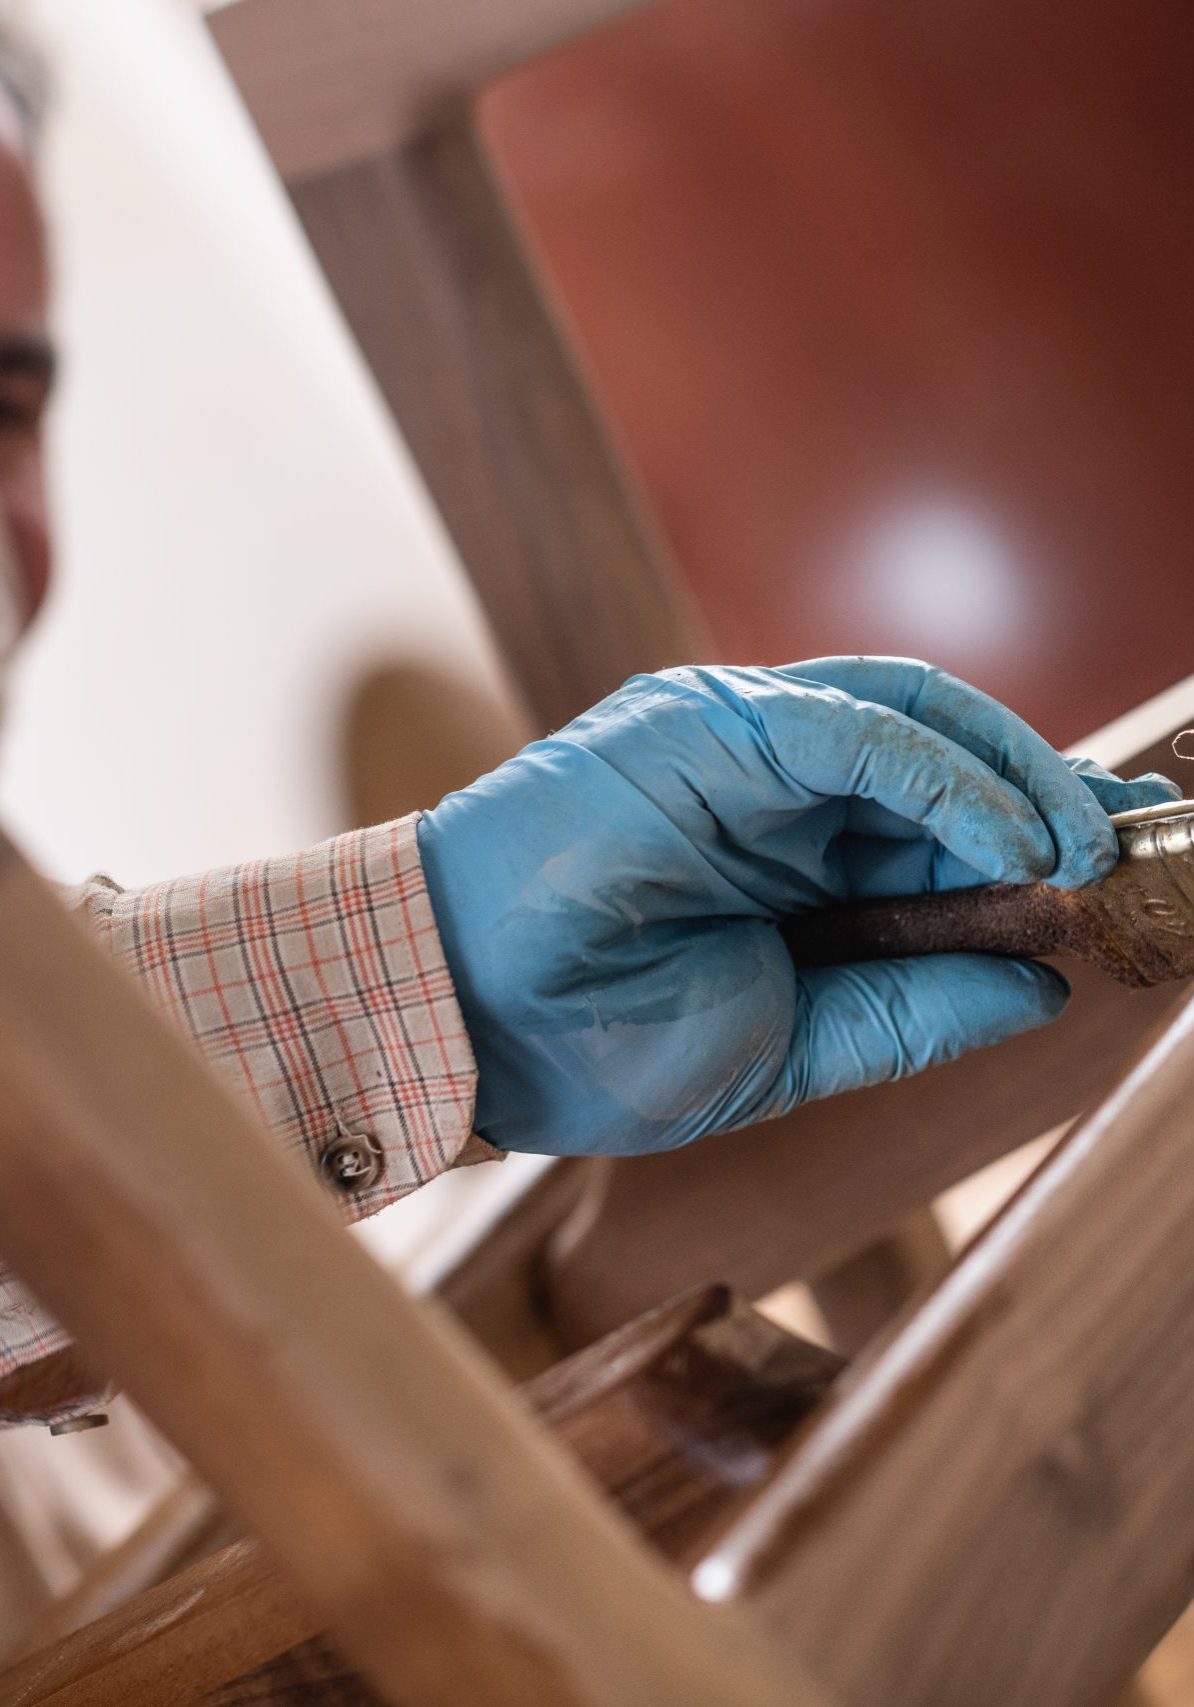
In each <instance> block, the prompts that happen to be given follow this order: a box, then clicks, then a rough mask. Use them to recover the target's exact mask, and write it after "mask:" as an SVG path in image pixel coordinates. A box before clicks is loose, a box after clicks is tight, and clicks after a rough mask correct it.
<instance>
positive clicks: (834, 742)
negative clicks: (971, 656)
mask: <svg viewBox="0 0 1194 1707" xmlns="http://www.w3.org/2000/svg"><path fill="white" fill-rule="evenodd" d="M1177 793H1178V790H1177V789H1176V788H1175V787H1174V785H1173V784H1171V783H1169V782H1167V781H1166V780H1165V779H1164V778H1161V777H1158V776H1155V775H1154V776H1148V777H1142V778H1139V779H1138V780H1137V781H1135V782H1131V783H1126V782H1121V781H1120V780H1119V779H1118V778H1115V777H1112V776H1110V775H1109V774H1108V773H1107V772H1105V771H1103V770H1101V769H1100V768H1099V767H1097V766H1094V765H1091V764H1090V763H1089V762H1088V761H1076V762H1075V763H1074V764H1068V763H1067V762H1066V761H1065V760H1064V759H1063V758H1061V756H1060V755H1059V754H1058V753H1056V752H1055V751H1054V750H1053V748H1052V747H1050V746H1049V745H1048V743H1047V742H1045V741H1044V740H1043V739H1042V738H1041V737H1040V736H1038V735H1036V734H1035V733H1034V732H1033V731H1032V730H1031V729H1030V728H1029V727H1028V726H1027V725H1026V724H1024V723H1023V722H1021V721H1020V719H1019V718H1017V717H1015V716H1014V715H1013V714H1012V713H1011V712H1010V711H1008V710H1007V709H1006V708H1005V707H1003V706H1001V705H999V704H998V703H997V702H996V701H994V700H992V699H990V698H988V697H987V696H986V695H984V694H981V693H979V692H978V691H977V690H976V689H974V688H971V687H968V686H967V685H966V684H965V683H963V682H960V681H957V680H956V679H955V678H953V677H951V676H948V675H945V674H943V673H942V672H940V671H938V670H936V669H933V668H932V667H931V666H928V665H925V664H920V663H915V662H912V661H909V660H905V659H889V658H829V659H820V660H816V661H814V662H811V663H805V664H797V665H793V666H791V667H790V668H786V669H778V670H769V669H728V668H727V669H697V668H692V669H682V670H673V671H667V672H664V673H662V674H660V675H654V676H642V677H636V678H634V679H633V680H631V681H630V682H628V683H627V684H626V685H625V686H624V687H623V688H621V689H620V690H619V691H618V692H617V693H615V694H613V695H611V696H610V697H609V698H608V699H606V700H604V701H602V703H601V704H600V705H598V706H596V707H595V708H594V709H593V710H591V711H589V712H587V713H585V715H584V716H582V717H580V718H578V719H577V720H576V721H575V722H574V723H571V724H569V725H568V726H567V728H565V729H562V730H561V731H559V733H558V734H556V735H553V736H552V737H551V738H550V739H548V740H545V741H539V742H536V743H534V744H533V745H532V746H530V747H527V748H526V749H525V750H524V751H523V752H521V753H520V754H518V755H517V756H516V757H515V758H514V759H512V760H510V761H509V763H507V764H505V765H503V766H502V767H501V768H500V769H499V770H497V771H495V772H493V773H492V774H491V775H489V776H486V777H482V778H481V779H480V781H478V782H476V783H474V784H473V785H472V786H471V787H470V788H467V789H465V790H463V791H462V792H460V793H458V794H452V795H449V796H447V798H446V799H445V800H443V801H442V802H441V803H440V804H439V806H437V807H436V808H435V810H434V811H432V812H429V813H427V814H425V815H424V817H423V818H422V819H421V821H420V825H419V843H420V849H421V852H422V856H423V863H424V869H425V872H426V877H427V883H428V888H429V891H430V895H431V902H432V907H433V910H434V913H435V917H436V921H437V924H438V926H439V930H440V935H441V938H442V940H443V944H444V949H445V953H446V955H447V960H448V965H449V969H450V971H451V972H452V975H453V979H454V981H455V985H456V990H457V994H458V996H459V1000H460V1004H461V1009H462V1012H463V1014H464V1019H465V1024H466V1027H467V1029H468V1033H469V1037H470V1039H471V1041H472V1045H473V1049H474V1052H475V1055H476V1059H477V1068H478V1091H477V1116H476V1124H477V1128H478V1130H479V1131H480V1132H481V1133H482V1134H483V1135H484V1136H485V1137H486V1138H487V1139H489V1141H490V1142H491V1143H494V1144H496V1145H498V1146H499V1147H502V1148H506V1149H515V1150H530V1151H539V1152H545V1153H549V1154H561V1155H562V1154H634V1153H640V1152H645V1151H652V1150H661V1149H668V1148H672V1147H674V1146H676V1145H680V1144H686V1143H690V1142H692V1141H693V1140H694V1139H696V1138H700V1137H703V1136H705V1135H707V1134H709V1133H713V1132H718V1131H727V1130H730V1129H732V1128H734V1127H739V1126H743V1125H748V1124H751V1123H753V1122H755V1121H759V1120H764V1119H767V1118H769V1117H771V1116H774V1115H779V1114H782V1113H785V1112H786V1111H787V1110H789V1109H791V1108H793V1107H795V1106H796V1105H797V1104H799V1103H802V1102H804V1101H807V1100H808V1099H810V1098H812V1097H820V1096H827V1095H830V1094H833V1093H836V1092H838V1091H844V1090H849V1089H853V1088H855V1087H858V1086H861V1085H867V1084H874V1083H876V1082H879V1081H882V1080H886V1079H892V1078H896V1077H899V1076H901V1075H903V1074H906V1073H912V1072H917V1071H919V1070H921V1069H922V1068H924V1067H927V1066H930V1065H932V1064H934V1063H936V1062H942V1061H948V1060H951V1059H953V1058H954V1057H955V1056H957V1055H960V1054H961V1053H962V1052H963V1051H965V1050H967V1049H972V1048H975V1047H978V1046H980V1045H984V1044H991V1043H997V1042H999V1041H1001V1040H1002V1039H1004V1038H1008V1037H1011V1036H1013V1035H1015V1034H1016V1033H1017V1032H1020V1031H1023V1030H1026V1029H1028V1028H1030V1027H1033V1026H1038V1025H1041V1024H1044V1023H1046V1022H1047V1021H1048V1020H1050V1019H1053V1018H1055V1017H1056V1016H1057V1015H1058V1014H1059V1013H1060V1012H1061V1011H1062V1009H1063V1008H1064V1006H1065V1002H1066V999H1067V993H1068V992H1067V986H1066V984H1065V981H1064V979H1062V978H1061V977H1060V975H1059V974H1057V973H1055V972H1054V971H1052V970H1051V969H1049V968H1047V967H1044V966H1040V965H1037V964H1035V963H1033V962H1030V961H1004V960H996V959H990V958H987V957H983V956H977V955H951V956H934V957H930V958H927V959H924V960H919V961H894V962H888V963H885V964H873V965H867V966H852V967H841V968H833V969H828V970H821V971H815V972H804V973H801V972H798V971H797V969H796V968H795V966H794V965H793V963H792V960H791V957H790V955H789V954H788V951H787V949H786V948H785V946H784V943H783V941H782V938H781V936H780V932H779V929H778V926H779V923H780V921H781V920H783V919H785V918H790V917H791V916H792V915H799V914H800V913H801V912H804V911H807V910H809V909H811V908H816V907H822V906H825V905H827V904H829V903H833V902H840V901H843V900H846V899H851V898H855V897H873V896H882V895H895V894H915V893H920V892H929V891H935V890H940V889H947V888H956V887H960V886H964V885H970V884H976V883H982V882H991V881H1002V882H1013V883H1018V882H1029V881H1033V880H1039V879H1046V880H1048V881H1050V882H1053V883H1057V884H1059V885H1063V886H1065V887H1079V886H1081V885H1083V884H1086V883H1090V882H1093V881H1095V880H1097V879H1098V878H1100V877H1102V876H1105V875H1106V873H1107V872H1108V871H1109V870H1110V869H1111V867H1112V865H1113V864H1114V862H1115V858H1116V852H1117V844H1116V838H1115V834H1114V831H1113V829H1112V827H1111V824H1110V822H1109V819H1108V813H1109V812H1112V811H1124V810H1128V809H1131V808H1134V807H1138V806H1143V805H1151V804H1153V803H1155V802H1157V801H1160V800H1164V799H1167V798H1173V797H1175V796H1176V794H1177Z"/></svg>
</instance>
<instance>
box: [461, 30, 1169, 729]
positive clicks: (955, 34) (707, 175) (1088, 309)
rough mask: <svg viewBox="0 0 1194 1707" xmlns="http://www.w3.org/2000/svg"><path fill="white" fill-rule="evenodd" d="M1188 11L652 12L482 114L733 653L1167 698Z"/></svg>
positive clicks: (1097, 716)
mask: <svg viewBox="0 0 1194 1707" xmlns="http://www.w3.org/2000/svg"><path fill="white" fill-rule="evenodd" d="M1192 96H1194V29H1192V28H1191V22H1190V12H1189V0H1085V3H1078V0H1064V3H1059V4H1054V5H1049V6H1042V5H1041V4H1040V3H1039V0H968V3H966V4H963V5H958V4H956V0H953V3H947V0H901V3H900V4H898V5H892V4H891V0H841V3H831V0H733V3H727V0H664V3H662V4H657V5H655V6H651V7H648V8H647V9H646V10H644V11H643V12H641V13H639V14H637V15H635V16H633V17H632V18H630V19H629V20H628V21H627V22H626V23H625V24H622V25H619V26H618V27H616V28H615V29H613V30H610V31H607V32H605V33H604V34H602V35H600V36H598V37H596V38H594V39H592V40H590V41H588V42H585V43H582V44H579V45H578V46H577V47H575V48H573V49H571V50H569V51H568V52H567V53H565V54H562V55H558V56H555V57H553V58H552V59H551V60H549V61H547V62H545V63H543V64H541V65H539V66H535V67H532V68H530V69H529V70H527V71H525V72H523V73H521V74H520V75H519V76H518V77H517V78H514V79H512V80H510V81H509V82H508V83H507V84H505V85H503V86H502V87H501V88H499V89H497V90H495V91H493V92H492V93H491V95H490V96H489V97H487V100H486V103H485V109H484V120H485V125H486V130H487V134H488V136H489V138H490V140H491V142H492V144H493V146H494V150H495V154H496V157H497V159H498V161H499V164H500V168H501V170H502V172H503V174H504V175H505V176H506V178H507V181H508V183H509V184H510V186H511V188H512V191H513V194H514V197H515V200H516V202H517V203H518V204H519V206H520V207H521V208H522V210H523V212H524V213H525V216H526V218H527V221H528V223H529V225H530V227H531V229H532V230H533V232H534V234H535V236H536V238H537V240H538V242H539V244H540V245H541V248H542V251H543V254H544V256H545V258H546V261H547V263H548V267H549V270H550V272H551V274H552V275H553V276H554V279H555V281H556V284H557V287H558V290H559V293H560V296H561V298H562V300H563V302H564V304H565V305H566V309H567V311H568V313H569V314H570V316H571V318H572V320H573V323H574V326H575V328H576V330H577V333H578V335H579V339H580V342H581V344H582V347H583V349H584V351H585V353H586V357H587V360H588V362H589V364H590V367H591V370H592V373H593V375H594V377H595V379H596V381H597V384H598V387H599V389H600V392H601V394H602V396H603V398H604V400H605V402H606V404H607V407H608V410H609V412H610V414H611V416H612V418H613V419H614V421H615V423H616V425H617V427H618V429H619V431H620V433H621V435H622V437H623V440H624V443H625V444H626V446H627V447H628V449H629V451H630V453H631V455H632V457H633V459H634V461H635V462H636V464H637V466H638V468H639V470H640V473H641V475H642V477H643V479H644V481H645V483H646V485H647V487H648V489H649V491H650V493H651V494H652V497H653V499H654V502H655V504H656V507H657V509H658V511H659V514H660V515H661V517H662V519H663V521H664V523H665V525H666V527H667V529H668V531H669V533H670V536H671V538H672V541H673V544H674V547H675V551H676V556H677V559H678V561H679V563H680V565H681V567H682V569H683V572H684V574H685V575H686V576H687V578H688V579H689V581H690V583H691V585H692V587H693V588H694V589H695V591H696V593H697V595H698V597H699V599H700V601H701V603H702V604H703V606H704V609H705V611H706V613H707V616H708V618H709V620H710V621H711V623H712V625H713V627H714V631H715V634H716V638H717V643H718V646H719V648H720V650H721V652H722V654H723V655H724V656H725V657H726V658H729V659H735V660H743V661H747V660H749V661H759V660H762V661H770V662H779V661H783V660H789V659H793V658H800V657H807V656H811V655H815V654H817V653H821V652H833V651H856V650H857V651H898V652H912V653H918V654H922V655H926V656H931V657H933V658H935V659H937V660H939V661H940V662H942V663H944V664H947V665H949V666H950V667H952V668H954V669H956V670H958V671H960V672H962V673H963V674H966V675H968V676H969V677H970V678H971V679H973V680H976V681H978V682H979V683H980V684H981V685H983V686H984V687H986V688H988V689H989V690H990V691H992V692H994V693H996V694H999V695H1000V696H1001V697H1003V698H1006V699H1008V700H1009V701H1011V703H1013V704H1014V705H1015V706H1016V707H1017V708H1018V709H1020V710H1021V711H1022V712H1023V713H1024V714H1025V715H1026V716H1028V717H1029V718H1031V719H1032V720H1033V721H1035V722H1036V723H1038V724H1039V725H1040V726H1041V727H1042V728H1044V729H1045V730H1046V732H1047V733H1048V734H1049V735H1050V736H1051V737H1052V738H1053V739H1055V740H1057V741H1069V740H1072V739H1073V738H1075V737H1076V736H1078V735H1080V734H1081V733H1082V731H1083V730H1084V729H1087V728H1090V727H1092V726H1094V725H1095V724H1098V723H1100V722H1102V721H1104V720H1105V719H1106V718H1108V717H1110V716H1112V715H1114V714H1116V713H1117V712H1119V711H1121V710H1123V709H1126V708H1127V707H1128V706H1130V705H1132V704H1134V703H1135V702H1137V701H1138V700H1139V699H1141V698H1143V697H1145V696H1146V695H1147V694H1149V693H1151V692H1154V691H1155V690H1157V689H1159V688H1162V687H1164V686H1167V685H1168V684H1169V683H1170V682H1172V681H1174V680H1176V679H1177V678H1179V677H1181V676H1183V675H1186V674H1188V673H1190V672H1191V671H1194V577H1192V576H1191V574H1190V568H1189V545H1190V541H1191V538H1194V481H1192V480H1191V471H1190V469H1191V447H1192V445H1194V329H1192V316H1194V290H1192V287H1194V220H1192V217H1191V184H1192V182H1194V100H1192Z"/></svg>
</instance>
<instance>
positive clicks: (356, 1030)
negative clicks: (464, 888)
mask: <svg viewBox="0 0 1194 1707" xmlns="http://www.w3.org/2000/svg"><path fill="white" fill-rule="evenodd" d="M417 821H418V819H417V816H414V817H410V818H404V819H400V820H398V821H397V822H395V823H392V824H381V825H378V826H376V827H375V828H373V829H368V830H358V831H353V832H352V833H350V834H349V835H345V836H338V837H336V838H335V839H333V840H332V841H329V842H324V843H322V844H321V845H320V846H318V847H315V848H311V849H309V850H307V851H306V852H304V853H300V854H294V855H290V856H287V857H285V858H280V859H268V860H262V861H257V862H254V863H252V864H248V865H240V866H234V867H231V868H229V869H228V870H225V871H213V872H205V873H203V874H201V875H199V876H196V877H183V878H178V879H176V880H175V881H174V882H171V883H162V884H156V885H154V886H153V887H152V888H149V889H142V890H135V891H130V892H128V893H124V892H122V891H121V890H120V889H118V888H117V887H116V886H115V885H114V884H113V883H112V882H111V881H110V880H109V879H106V878H96V879H94V880H93V881H92V882H91V883H89V884H87V885H85V886H84V887H83V888H82V890H80V891H77V892H76V893H75V895H74V897H73V899H74V900H75V902H76V903H77V904H78V905H79V906H80V907H81V908H82V909H83V910H84V912H86V913H87V914H88V915H89V917H90V918H91V920H92V922H93V924H94V925H95V927H96V929H97V930H98V931H99V932H100V933H101V935H102V936H103V937H104V938H106V940H107V942H108V944H109V946H110V947H111V949H112V951H113V952H114V953H115V954H116V955H117V957H118V958H119V959H121V960H122V961H123V962H124V963H125V964H126V965H127V966H128V967H129V968H130V970H131V971H133V972H134V973H135V974H136V976H137V977H138V978H140V979H141V980H142V982H143V983H144V985H145V987H146V989H147V991H148V992H149V994H150V996H151V997H152V998H153V1000H154V1001H155V1002H156V1003H157V1004H158V1005H159V1006H160V1007H161V1008H162V1009H163V1010H164V1011H165V1012H166V1013H168V1014H169V1015H170V1016H171V1017H172V1018H173V1020H174V1021H175V1023H176V1024H177V1025H179V1026H180V1027H181V1028H182V1029H183V1030H184V1031H186V1032H188V1033H189V1034H190V1036H191V1037H192V1038H194V1040H195V1042H196V1043H197V1044H198V1045H199V1046H200V1048H201V1049H202V1050H203V1052H204V1054H205V1055H206V1056H207V1058H208V1060H209V1061H210V1062H211V1063H212V1064H213V1066H214V1067H215V1068H216V1070H217V1071H218V1072H221V1073H223V1074H224V1075H226V1077H227V1079H228V1081H229V1082H230V1083H231V1084H232V1085H233V1086H234V1087H235V1088H237V1089H239V1090H240V1091H241V1092H243V1094H245V1095H246V1096H247V1097H249V1098H250V1100H251V1101H252V1103H253V1105H254V1107H255V1108H256V1110H257V1112H258V1113H259V1115H260V1116H261V1118H262V1119H263V1120H264V1121H265V1122H266V1123H267V1124H268V1125H269V1126H271V1127H272V1128H273V1130H274V1131H275V1132H276V1133H277V1134H278V1136H279V1138H280V1139H281V1141H282V1143H283V1144H284V1145H285V1146H286V1147H287V1148H288V1149H292V1150H295V1151H297V1152H299V1153H301V1154H302V1155H304V1156H306V1157H307V1159H308V1160H309V1162H310V1164H311V1165H312V1166H313V1167H316V1168H318V1163H319V1158H320V1156H321V1155H322V1153H323V1150H324V1148H325V1146H326V1145H327V1144H328V1143H329V1142H330V1141H331V1140H332V1139H334V1138H335V1137H336V1135H337V1133H338V1132H339V1131H340V1130H341V1129H347V1130H349V1131H352V1132H361V1131H366V1132H368V1133H370V1134H371V1135H372V1136H373V1137H374V1138H375V1139H376V1140H377V1141H378V1142H379V1143H380V1144H381V1146H382V1149H383V1151H384V1156H385V1167H384V1170H383V1173H382V1175H381V1178H380V1179H379V1180H378V1181H377V1183H376V1184H375V1185H373V1186H372V1187H370V1188H369V1189H368V1190H366V1191H362V1192H358V1193H355V1194H353V1195H352V1196H351V1197H348V1198H341V1199H340V1201H341V1202H342V1203H343V1205H344V1207H345V1211H346V1213H347V1215H348V1217H349V1218H350V1219H353V1220H355V1219H357V1218H359V1217H361V1216H364V1215H369V1214H372V1213H373V1212H374V1211H375V1210H378V1209H381V1208H383V1207H384V1206H385V1205H386V1204H388V1203H393V1202H394V1201H395V1200H396V1199H398V1198H400V1197H405V1196H406V1195H407V1193H409V1192H411V1191H414V1190H415V1189H416V1188H417V1187H418V1186H421V1185H424V1184H426V1183H427V1181H428V1180H431V1179H433V1178H435V1176H436V1175H437V1174H440V1173H443V1172H444V1171H445V1169H447V1168H450V1167H452V1166H453V1165H454V1164H456V1163H457V1162H460V1161H464V1160H471V1159H476V1157H477V1155H478V1154H479V1153H485V1154H490V1155H493V1154H495V1152H493V1151H489V1150H488V1147H487V1146H485V1147H482V1146H480V1141H479V1140H476V1139H472V1140H471V1142H470V1135H471V1122H472V1112H473V1095H474V1088H475V1082H476V1075H475V1068H474V1065H473V1057H472V1050H471V1049H470V1047H469V1042H468V1038H467V1036H466V1035H465V1031H464V1025H463V1022H462V1020H461V1017H460V1010H459V1008H458V1007H457V1005H456V997H455V992H454V991H453V988H452V981H451V978H450V976H449V973H448V969H447V965H446V963H445V961H444V956H443V950H442V948H441V946H440V941H439V934H438V932H437V931H436V928H435V920H434V919H433V917H432V913H431V903H430V901H429V899H428V896H427V889H426V886H425V884H424V881H423V871H422V866H421V865H420V862H419V853H418V842H417V839H416V833H415V827H416V824H417ZM466 1147H467V1149H468V1155H467V1156H466V1155H465V1154H464V1152H465V1150H466ZM66 1343H67V1339H66V1336H65V1335H64V1333H63V1332H62V1330H61V1329H60V1328H59V1327H58V1326H57V1324H56V1323H55V1322H54V1321H53V1319H52V1318H51V1317H50V1316H48V1315H47V1313H46V1312H45V1311H44V1310H43V1309H42V1308H41V1306H40V1305H39V1304H38V1303H37V1302H36V1301H35V1300H34V1299H33V1298H31V1297H30V1296H29V1294H28V1293H27V1292H25V1290H24V1288H23V1287H22V1286H21V1284H20V1282H19V1281H17V1279H16V1278H15V1276H13V1275H12V1274H10V1273H8V1272H6V1271H3V1270H0V1376H5V1375H8V1374H11V1373H12V1371H13V1370H14V1369H16V1368H18V1367H19V1366H20V1365H22V1364H24V1363H28V1362H32V1361H34V1360H35V1359H37V1358H40V1357H45V1356H46V1355H48V1354H49V1353H50V1352H53V1351H57V1350H59V1349H61V1347H63V1346H64V1345H65V1344H66ZM0 1420H2V1419H0Z"/></svg>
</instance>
